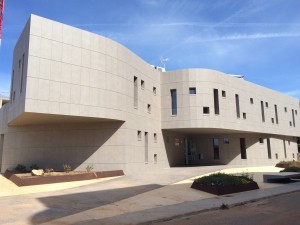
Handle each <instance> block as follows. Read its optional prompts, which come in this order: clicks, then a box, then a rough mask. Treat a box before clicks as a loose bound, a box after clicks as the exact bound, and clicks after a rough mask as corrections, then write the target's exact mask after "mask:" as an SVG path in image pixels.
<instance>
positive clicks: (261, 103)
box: [260, 101, 265, 122]
mask: <svg viewBox="0 0 300 225" xmlns="http://www.w3.org/2000/svg"><path fill="white" fill-rule="evenodd" d="M260 106H261V119H262V121H263V122H265V109H264V102H263V101H261V102H260Z"/></svg>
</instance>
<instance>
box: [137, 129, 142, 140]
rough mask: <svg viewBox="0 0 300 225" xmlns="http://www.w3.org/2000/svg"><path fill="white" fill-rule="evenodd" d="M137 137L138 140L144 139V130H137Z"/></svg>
mask: <svg viewBox="0 0 300 225" xmlns="http://www.w3.org/2000/svg"><path fill="white" fill-rule="evenodd" d="M137 139H138V141H140V140H142V131H140V130H138V131H137Z"/></svg>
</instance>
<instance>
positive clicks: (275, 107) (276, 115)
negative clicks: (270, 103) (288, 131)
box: [274, 105, 279, 124]
mask: <svg viewBox="0 0 300 225" xmlns="http://www.w3.org/2000/svg"><path fill="white" fill-rule="evenodd" d="M274 109H275V121H276V124H278V123H279V122H278V112H277V105H274Z"/></svg>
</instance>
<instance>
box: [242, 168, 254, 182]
mask: <svg viewBox="0 0 300 225" xmlns="http://www.w3.org/2000/svg"><path fill="white" fill-rule="evenodd" d="M241 176H242V177H246V178H247V179H249V180H252V181H253V174H250V173H249V172H248V170H247V171H246V172H244V171H243V172H242V173H241Z"/></svg>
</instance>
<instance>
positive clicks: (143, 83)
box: [141, 80, 145, 89]
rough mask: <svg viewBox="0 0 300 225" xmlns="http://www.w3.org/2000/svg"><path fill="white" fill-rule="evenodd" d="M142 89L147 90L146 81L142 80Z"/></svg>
mask: <svg viewBox="0 0 300 225" xmlns="http://www.w3.org/2000/svg"><path fill="white" fill-rule="evenodd" d="M141 88H142V89H144V88H145V81H143V80H141Z"/></svg>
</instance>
